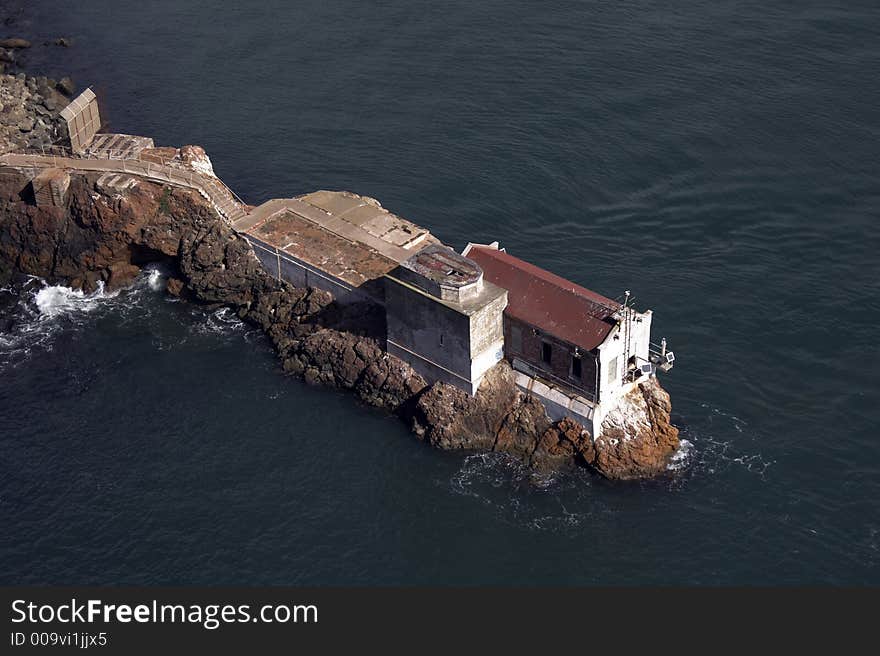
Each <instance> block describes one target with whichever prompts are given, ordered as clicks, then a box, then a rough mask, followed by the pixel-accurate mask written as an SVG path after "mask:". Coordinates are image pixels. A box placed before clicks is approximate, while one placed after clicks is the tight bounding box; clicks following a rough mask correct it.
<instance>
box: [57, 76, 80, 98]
mask: <svg viewBox="0 0 880 656" xmlns="http://www.w3.org/2000/svg"><path fill="white" fill-rule="evenodd" d="M55 88H56V89H57V90H58V91H60V92H61V93H63V94H64V95H65V96H67V97H68V98H72V97H73V94H74V93H76V85H75V84H74V83H73V80H71V79H70V78H69V77H66V76H65V77H62V78H61V79H60V80H58V82H57V83H56V84H55Z"/></svg>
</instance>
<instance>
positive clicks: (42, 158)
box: [0, 153, 246, 224]
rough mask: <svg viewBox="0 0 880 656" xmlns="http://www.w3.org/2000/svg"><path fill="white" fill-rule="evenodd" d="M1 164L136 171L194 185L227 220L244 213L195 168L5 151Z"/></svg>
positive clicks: (152, 177)
mask: <svg viewBox="0 0 880 656" xmlns="http://www.w3.org/2000/svg"><path fill="white" fill-rule="evenodd" d="M0 165H4V166H10V167H13V168H17V169H22V170H27V169H33V170H34V173H36V170H37V169H45V168H63V169H72V170H74V171H95V172H107V173H127V174H130V175H137V176H140V177H143V178H147V179H148V180H153V181H155V182H161V183H168V184H173V185H177V186H180V187H187V188H189V189H195V190H196V191H198V192H199V194H201V195H202V196H203V197H204V198H205V199H206V200H207V201H208V202H210V203H211V205H212V206H213V207H214V209H215V210H216V212H217V213H218V214H219V215H220V216H221V217H222V218H224V219H226V221H228V222H229V223H230V224H234V222H235V221H237V220H239V219H242V218H244V216H245V215H246V212H245V209H244V204H243V203H242V202H241V201H240V200H239V199H238V198H237V197H236V195H235V194H234V193H233V192H232V191H231V190H230V189H229V188H228V187H227V186H226V185H225V184H223V182H222V181H220V180H219V179H218V178H215V177H213V176H210V175H207V174H204V173H198V172H197V171H193V170H185V169H181V168H176V167H173V166H165V165H162V164H156V163H154V162H143V161H141V160H136V159H86V158H82V159H80V158H73V157H58V156H55V155H20V154H13V153H8V154H6V155H2V156H0Z"/></svg>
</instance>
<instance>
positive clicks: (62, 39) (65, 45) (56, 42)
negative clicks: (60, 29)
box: [52, 36, 70, 48]
mask: <svg viewBox="0 0 880 656" xmlns="http://www.w3.org/2000/svg"><path fill="white" fill-rule="evenodd" d="M52 44H53V45H56V46H61V47H62V48H69V47H70V40H69V39H66V38H65V37H63V36H61V37H58V38H57V39H55V40H54V41H53V42H52Z"/></svg>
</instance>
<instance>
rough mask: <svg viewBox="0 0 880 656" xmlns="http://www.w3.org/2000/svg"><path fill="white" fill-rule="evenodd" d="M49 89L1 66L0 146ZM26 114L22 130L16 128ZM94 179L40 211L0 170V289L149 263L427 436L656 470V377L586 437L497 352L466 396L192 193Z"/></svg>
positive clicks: (192, 295) (664, 400)
mask: <svg viewBox="0 0 880 656" xmlns="http://www.w3.org/2000/svg"><path fill="white" fill-rule="evenodd" d="M16 94H18V95H16ZM59 96H61V93H60V92H59V91H58V89H57V84H56V83H52V82H51V81H50V80H47V79H45V78H34V77H28V76H26V75H23V74H18V75H9V74H4V75H0V102H3V103H4V111H2V112H0V136H2V137H3V139H4V141H2V142H0V151H2V152H8V151H10V150H13V149H15V150H23V149H32V150H33V149H35V148H36V149H39V144H41V143H43V142H42V139H43V136H42V135H43V134H44V133H45V134H46V135H50V136H51V135H52V134H53V132H52V128H53V123H52V121H53V120H54V119H53V116H54V117H55V118H57V111H58V110H60V109H61V108H62V107H63V106H64V103H63V102H62V98H60V97H59ZM6 98H17V99H18V102H13V101H11V100H10V101H9V107H11V108H12V109H11V110H10V111H6V107H7V104H6V103H7V100H6ZM47 103H48V104H49V105H54V108H55V109H49V107H48V105H47ZM59 103H60V106H59ZM39 107H42V108H43V109H44V110H48V111H49V112H50V113H49V114H46V113H45V112H44V111H42V110H40V109H39ZM51 112H55V114H54V115H53V114H52V113H51ZM22 114H24V118H22ZM29 118H33V120H34V128H31V129H30V130H22V129H21V125H22V121H25V122H27V119H29ZM38 125H39V130H38V131H37V134H32V133H34V132H35V130H36V128H37V126H38ZM170 154H173V155H174V156H175V157H177V158H178V159H179V160H180V162H181V163H182V164H183V165H189V166H192V167H194V168H195V167H202V168H204V166H205V162H208V161H209V160H207V156H204V153H203V151H201V149H200V148H198V147H197V146H187V147H185V148H184V149H179V150H178V149H168V148H163V149H162V155H163V156H164V157H165V158H168V156H169V155H170ZM145 156H147V157H148V156H149V153H146V154H145ZM100 178H101V175H100V174H96V173H84V172H76V171H72V172H71V182H70V187H69V190H68V193H67V204H66V207H59V208H56V207H48V208H46V207H37V206H36V205H35V204H34V203H33V200H32V197H31V195H30V194H31V192H30V180H29V177H28V176H27V175H26V174H24V173H22V172H20V171H18V170H16V169H12V168H0V285H3V284H8V283H9V281H13V280H15V279H16V278H17V277H19V276H21V275H34V276H40V277H42V278H45V279H46V280H48V281H50V282H52V283H62V284H66V285H70V286H72V287H74V288H80V289H84V290H87V291H88V290H93V289H95V288H97V287H98V286H99V285H100V284H103V285H106V286H107V287H108V288H118V287H120V286H124V285H127V284H129V283H131V281H132V280H133V279H134V277H135V276H137V275H138V273H139V272H140V270H141V268H142V267H143V266H145V265H147V264H149V263H153V262H162V263H164V264H165V265H166V266H167V267H168V268H169V270H170V271H172V272H173V274H172V276H171V277H170V278H169V280H168V285H167V288H168V293H170V294H174V295H177V296H181V297H184V298H186V299H188V300H190V301H192V302H195V303H200V304H204V305H206V306H209V307H217V306H226V307H230V308H232V309H233V310H234V311H235V312H236V313H237V315H238V316H239V317H240V318H241V319H242V320H244V321H247V322H249V323H252V324H255V325H258V326H260V327H261V328H262V329H263V330H264V331H265V332H266V334H267V335H268V336H269V337H270V338H271V340H272V342H273V344H274V345H275V348H276V350H277V352H278V355H279V358H280V359H281V363H282V367H283V370H284V371H285V372H286V373H287V374H290V375H295V376H299V377H302V378H303V379H304V380H305V381H306V382H307V383H309V384H315V385H328V386H334V387H338V388H343V389H349V390H352V391H353V392H354V393H355V394H356V395H357V396H358V398H360V399H361V400H362V401H364V402H366V403H368V404H370V405H373V406H376V407H378V408H382V409H385V410H387V411H389V412H392V413H395V414H396V415H398V416H399V417H400V418H401V419H402V420H403V421H405V422H406V423H407V424H408V425H409V426H410V427H411V428H412V430H413V432H414V433H415V435H416V436H417V437H418V438H419V439H421V440H422V441H424V442H425V443H427V444H430V445H431V446H434V447H437V448H441V449H450V450H456V449H461V450H477V451H495V452H501V453H506V454H510V455H511V456H513V457H515V458H518V459H520V460H521V461H523V462H525V463H527V464H528V465H530V466H531V467H533V468H535V469H536V470H539V471H551V470H560V469H564V468H567V467H578V466H587V467H590V468H591V469H592V470H594V471H596V472H597V473H599V474H601V475H603V476H605V477H607V478H611V479H638V478H647V477H653V476H657V475H660V474H663V473H664V472H666V471H667V466H668V464H669V461H670V459H671V458H672V456H673V455H674V454H675V452H676V450H677V448H678V446H679V441H678V431H677V429H676V428H675V427H674V426H672V424H671V423H670V410H671V404H670V401H669V395H668V394H667V393H666V392H665V391H664V390H663V389H662V387H661V386H660V385H659V383H658V382H657V381H656V379H655V378H652V379H650V380H649V381H647V382H645V383H643V384H640V385H638V386H636V387H635V389H634V390H633V391H632V392H631V393H630V394H628V395H627V396H626V397H624V398H623V399H622V401H621V405H620V406H618V408H617V409H615V410H614V411H612V412H611V413H610V414H609V415H608V417H607V418H606V421H605V424H603V435H602V437H600V438H599V439H597V440H593V438H592V437H591V436H590V434H589V433H588V432H587V431H586V430H584V429H583V428H582V427H581V426H580V425H579V424H577V423H575V422H574V421H571V420H568V419H565V420H562V421H560V422H551V421H550V420H549V419H548V418H547V415H546V412H545V410H544V407H543V405H542V404H541V403H540V402H539V401H537V400H535V399H534V398H533V397H530V396H526V395H524V394H522V393H521V392H520V391H519V390H518V388H517V387H516V385H515V384H514V380H513V375H512V370H511V369H510V367H509V365H508V364H507V363H506V362H504V361H502V362H501V363H499V364H498V365H496V367H495V368H494V369H493V370H491V371H490V372H489V374H488V375H487V376H486V379H485V381H484V382H483V384H482V386H481V387H480V390H479V391H478V393H477V394H476V396H474V397H471V396H469V395H468V394H466V393H465V392H463V391H461V390H459V389H457V388H455V387H452V386H449V385H446V384H444V383H435V384H431V385H429V384H427V383H426V381H425V380H424V379H423V378H422V377H421V376H419V375H418V374H417V373H416V372H415V371H413V370H412V369H411V368H410V367H409V366H408V365H407V364H405V363H404V362H402V361H401V360H399V359H397V358H395V357H393V356H391V355H389V354H387V353H386V352H385V349H384V320H383V318H382V317H381V316H378V315H377V314H376V313H375V312H370V311H369V310H365V308H357V307H355V308H352V307H340V306H337V305H336V304H335V303H334V302H333V299H332V298H331V296H330V295H329V294H327V293H326V292H323V291H320V290H314V289H300V288H295V287H293V286H291V285H290V284H288V283H286V282H284V281H279V280H277V279H276V278H273V277H272V276H270V275H268V274H267V273H266V272H265V271H264V270H263V268H262V266H261V265H260V263H259V261H258V260H257V258H256V256H255V255H254V253H253V251H252V250H251V247H250V245H249V244H248V242H247V241H246V240H244V239H243V238H241V237H239V236H238V235H237V234H236V233H235V232H234V231H233V230H232V229H231V228H230V227H229V226H228V225H227V224H226V223H225V222H224V221H223V220H222V219H221V218H220V217H219V216H218V215H217V214H216V213H215V211H214V210H213V209H212V208H211V206H210V205H209V204H208V202H207V201H205V200H204V199H203V198H202V197H201V196H199V195H198V193H196V192H195V191H193V190H191V189H184V188H179V187H172V186H167V185H165V186H163V185H160V184H158V183H155V182H151V181H148V180H145V179H142V178H135V179H134V180H135V183H134V184H133V185H131V186H128V187H126V188H124V189H123V188H120V187H119V186H110V185H108V184H105V183H102V182H101V181H100ZM0 328H2V326H0Z"/></svg>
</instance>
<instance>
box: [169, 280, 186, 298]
mask: <svg viewBox="0 0 880 656" xmlns="http://www.w3.org/2000/svg"><path fill="white" fill-rule="evenodd" d="M184 285H185V283H184V282H183V280H181V279H180V278H174V277H169V278H168V281H167V282H166V283H165V291H167V292H168V293H169V294H171V295H172V296H180V294H181V293H182V292H183V288H184Z"/></svg>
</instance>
